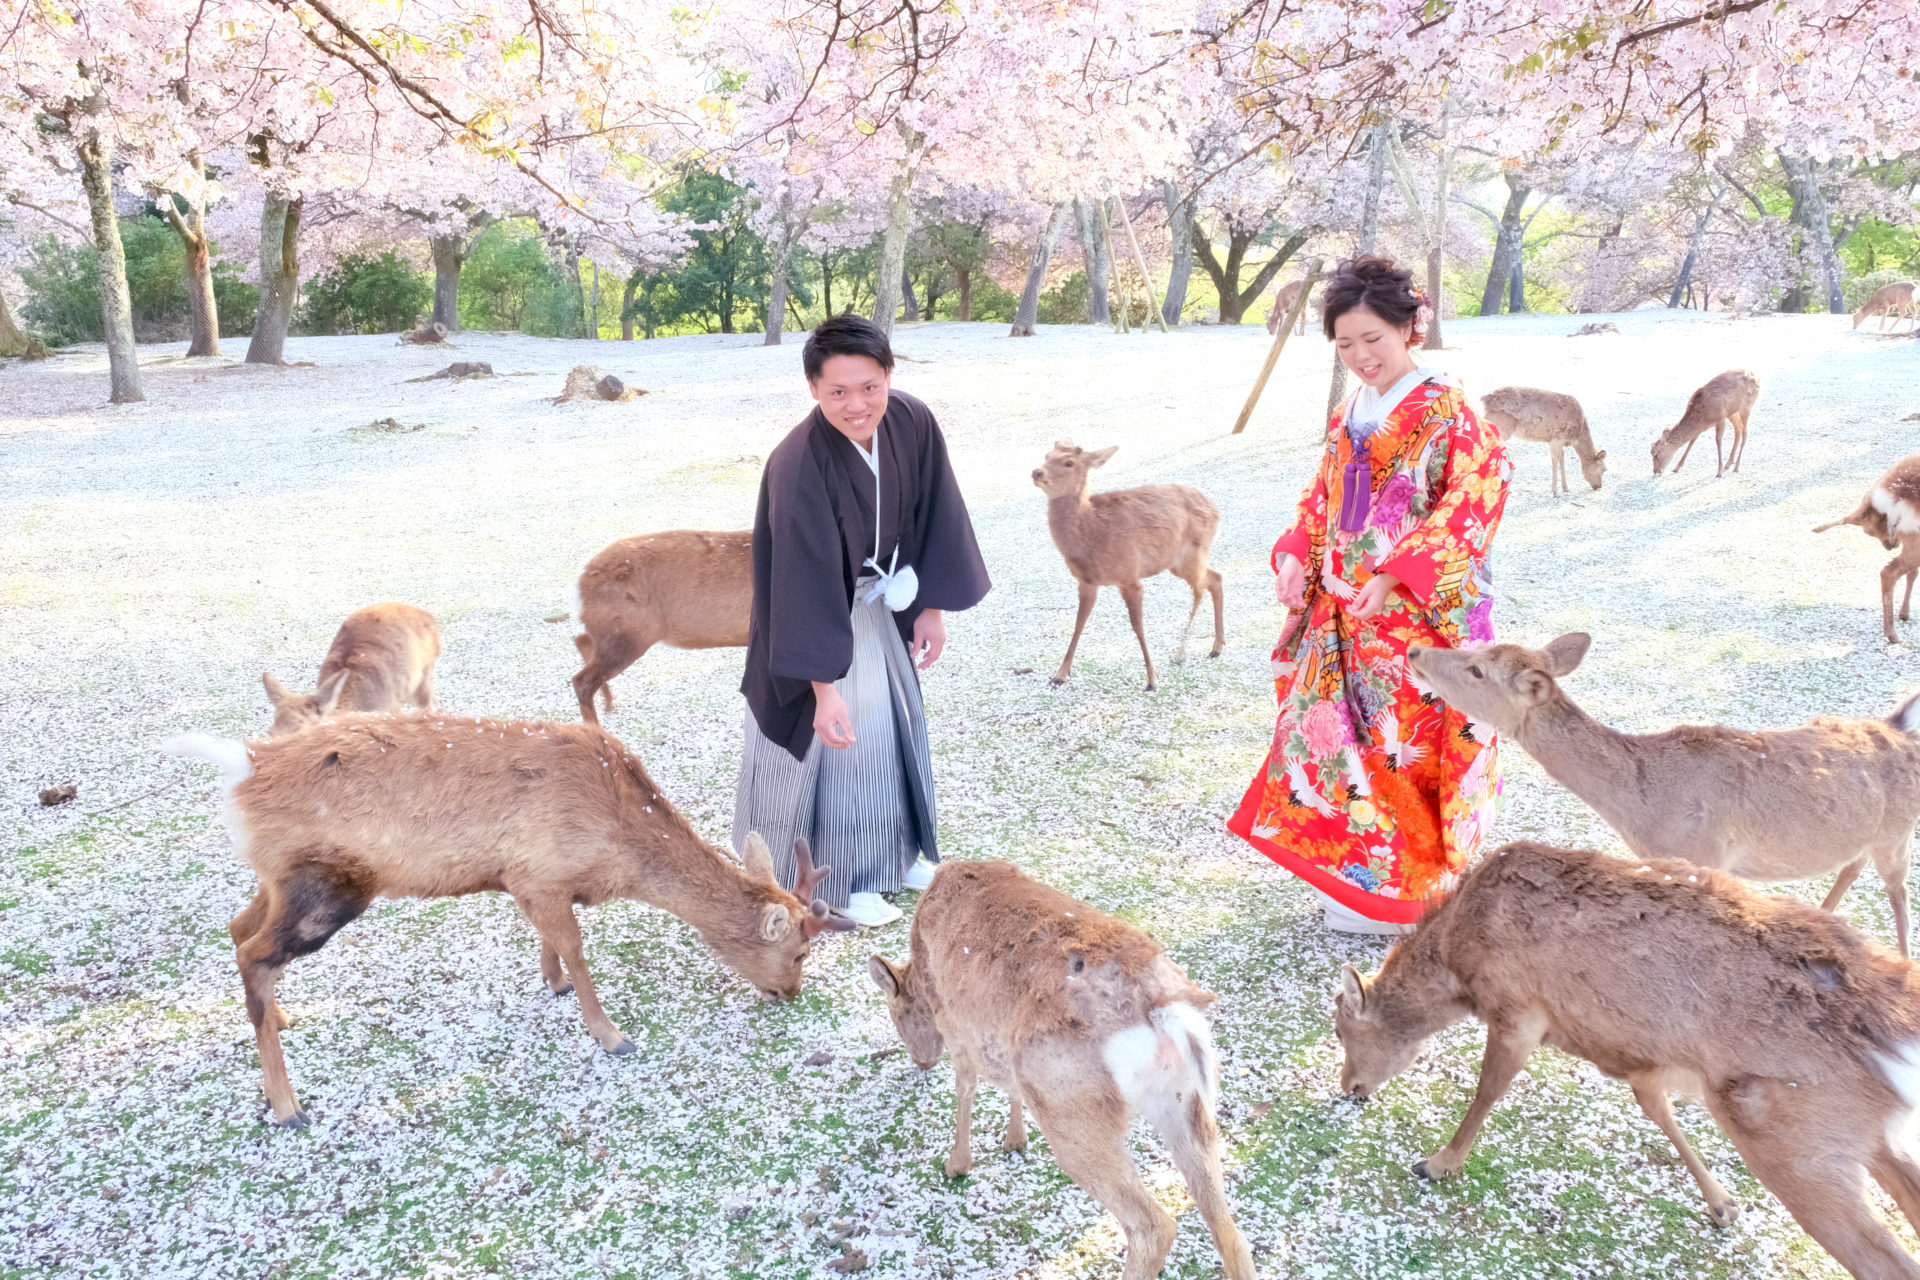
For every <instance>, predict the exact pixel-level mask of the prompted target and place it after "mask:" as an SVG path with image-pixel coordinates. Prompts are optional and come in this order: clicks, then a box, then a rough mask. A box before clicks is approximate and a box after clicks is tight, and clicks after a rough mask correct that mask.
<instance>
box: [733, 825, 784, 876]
mask: <svg viewBox="0 0 1920 1280" xmlns="http://www.w3.org/2000/svg"><path fill="white" fill-rule="evenodd" d="M740 864H741V865H742V866H743V867H745V868H746V872H747V874H748V875H750V876H752V877H753V878H754V879H756V880H765V881H767V882H768V883H770V884H778V883H779V881H777V880H775V879H774V878H773V851H772V850H771V849H769V848H767V842H766V841H765V840H763V839H761V837H760V833H759V832H758V831H750V832H748V833H747V848H746V852H744V853H742V854H741V855H740Z"/></svg>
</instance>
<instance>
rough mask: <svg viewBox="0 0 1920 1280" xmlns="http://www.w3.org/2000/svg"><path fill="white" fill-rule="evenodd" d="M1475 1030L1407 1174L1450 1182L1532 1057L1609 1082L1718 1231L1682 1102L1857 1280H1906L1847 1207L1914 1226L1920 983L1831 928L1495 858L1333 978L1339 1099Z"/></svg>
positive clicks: (1894, 1258) (1707, 876) (1717, 878)
mask: <svg viewBox="0 0 1920 1280" xmlns="http://www.w3.org/2000/svg"><path fill="white" fill-rule="evenodd" d="M1467 1017H1474V1018H1478V1019H1480V1020H1481V1021H1482V1022H1484V1023H1486V1025H1487V1048H1486V1056H1485V1057H1484V1058H1483V1059H1482V1061H1481V1064H1480V1082H1479V1086H1478V1088H1476V1089H1475V1091H1474V1095H1473V1102H1472V1104H1471V1105H1469V1106H1468V1108H1467V1113H1466V1115H1465V1116H1464V1117H1463V1118H1462V1119H1461V1121H1460V1126H1459V1128H1458V1129H1456V1130H1455V1131H1454V1134H1453V1138H1452V1139H1451V1140H1450V1141H1449V1142H1448V1143H1447V1144H1446V1145H1445V1146H1444V1147H1442V1148H1440V1150H1438V1151H1436V1152H1434V1153H1433V1154H1432V1155H1430V1156H1427V1157H1425V1158H1424V1159H1422V1160H1419V1161H1417V1162H1416V1163H1415V1164H1414V1166H1413V1171H1414V1172H1415V1173H1416V1174H1418V1175H1419V1176H1421V1177H1423V1178H1446V1177H1451V1176H1452V1175H1454V1174H1456V1173H1458V1172H1459V1170H1460V1168H1461V1166H1462V1165H1463V1164H1464V1163H1465V1162H1466V1159H1467V1155H1468V1153H1469V1152H1470V1151H1471V1150H1472V1148H1473V1143H1474V1139H1475V1138H1476V1137H1477V1136H1478V1135H1479V1132H1480V1127H1481V1125H1482V1124H1483V1123H1484V1122H1485V1120H1486V1118H1487V1114H1488V1113H1489V1112H1490V1111H1491V1110H1492V1109H1493V1106H1494V1104H1495V1103H1496V1102H1498V1101H1499V1100H1500V1096H1501V1095H1502V1094H1503V1093H1505V1092H1506V1090H1507V1086H1508V1085H1509V1084H1510V1083H1512V1081H1513V1078H1514V1076H1516V1075H1517V1074H1519V1072H1520V1071H1521V1070H1522V1068H1524V1067H1525V1066H1526V1063H1527V1059H1528V1058H1529V1057H1530V1056H1531V1055H1532V1053H1533V1051H1534V1050H1535V1049H1537V1048H1538V1047H1539V1046H1541V1045H1542V1044H1547V1045H1552V1046H1553V1047H1554V1048H1557V1049H1561V1050H1563V1051H1565V1052H1567V1053H1570V1054H1573V1055H1574V1056H1576V1057H1580V1058H1585V1059H1586V1060H1587V1061H1588V1062H1591V1063H1593V1064H1594V1066H1596V1067H1598V1068H1600V1070H1601V1071H1603V1072H1605V1073H1606V1074H1607V1075H1610V1076H1613V1077H1614V1078H1616V1079H1620V1080H1625V1081H1626V1082H1627V1083H1628V1085H1630V1086H1631V1087H1632V1089H1633V1094H1634V1098H1635V1099H1636V1100H1637V1101H1638V1102H1639V1103H1640V1109H1641V1110H1642V1111H1643V1112H1645V1113H1646V1116H1647V1118H1648V1119H1649V1120H1651V1121H1653V1122H1654V1124H1656V1125H1658V1126H1659V1128H1660V1130H1661V1132H1663V1133H1665V1134H1666V1135H1667V1138H1668V1139H1669V1140H1670V1141H1671V1142H1672V1143H1673V1145H1674V1149H1675V1150H1676V1151H1678V1152H1679V1154H1680V1158H1681V1160H1682V1161H1684V1162H1685V1164H1686V1166H1687V1172H1688V1173H1690V1174H1691V1175H1692V1176H1693V1179H1694V1181H1695V1183H1697V1184H1698V1186H1699V1188H1700V1191H1701V1194H1702V1195H1703V1196H1704V1197H1705V1198H1706V1202H1707V1212H1708V1214H1709V1215H1710V1216H1711V1217H1712V1219H1713V1221H1714V1222H1716V1223H1719V1224H1722V1225H1725V1224H1727V1223H1730V1222H1732V1221H1733V1220H1734V1218H1735V1217H1736V1216H1737V1214H1738V1212H1739V1207H1738V1206H1737V1205H1736V1204H1735V1203H1734V1201H1733V1198H1732V1197H1731V1196H1729V1195H1728V1194H1727V1192H1726V1189H1725V1188H1724V1187H1722V1186H1721V1185H1720V1183H1719V1182H1718V1181H1717V1180H1716V1179H1715V1178H1714V1176H1713V1174H1712V1173H1710V1172H1709V1171H1708V1169H1707V1167H1706V1165H1705V1164H1704V1163H1702V1161H1701V1159H1700V1157H1699V1156H1698V1155H1697V1154H1695V1152H1694V1150H1693V1148H1692V1146H1691V1145H1689V1144H1688V1142H1687V1139H1686V1135H1685V1134H1684V1133H1682V1132H1681V1130H1680V1126H1679V1123H1678V1122H1677V1121H1676V1120H1675V1118H1674V1114H1673V1107H1672V1104H1671V1103H1670V1102H1669V1101H1668V1097H1667V1095H1668V1093H1669V1092H1670V1091H1675V1090H1678V1091H1681V1092H1685V1093H1689V1094H1693V1095H1695V1096H1697V1097H1700V1098H1701V1099H1702V1100H1703V1101H1704V1102H1705V1103H1706V1105H1707V1109H1708V1110H1709V1111H1710V1112H1711V1113H1712V1114H1713V1118H1714V1119H1715V1120H1716V1121H1718V1122H1719V1125H1720V1127H1721V1129H1722V1130H1724V1131H1725V1132H1726V1134H1727V1136H1728V1137H1729V1138H1731V1139H1732V1140H1733V1144H1734V1146H1735V1147H1736V1148H1737V1149H1738V1150H1739V1152H1740V1156H1741V1158H1742V1159H1743V1160H1745V1161H1746V1163H1747V1167H1748V1168H1749V1169H1751V1170H1752V1171H1753V1173H1754V1176H1755V1177H1757V1178H1759V1179H1760V1181H1761V1183H1762V1184H1764V1185H1765V1186H1766V1188H1767V1189H1768V1190H1769V1191H1771V1192H1773V1194H1774V1195H1776V1196H1778V1197H1779V1198H1780V1202H1781V1203H1782V1204H1784V1205H1785V1206H1786V1207H1787V1211H1788V1212H1789V1213H1791V1214H1793V1216H1794V1220H1795V1221H1797V1222H1798V1223H1799V1224H1800V1225H1801V1226H1802V1227H1803V1228H1805V1230H1806V1232H1807V1234H1808V1235H1810V1236H1812V1237H1813V1238H1814V1239H1815V1240H1817V1241H1819V1242H1820V1244H1821V1245H1822V1246H1823V1247H1824V1248H1825V1249H1826V1250H1827V1252H1828V1253H1831V1254H1832V1255H1833V1256H1834V1258H1835V1259H1836V1260H1838V1261H1839V1263H1840V1265H1841V1266H1843V1267H1845V1268H1846V1269H1847V1270H1848V1271H1849V1272H1851V1273H1852V1274H1853V1275H1854V1276H1856V1277H1859V1278H1860V1280H1920V1266H1916V1265H1915V1264H1914V1261H1913V1259H1912V1258H1911V1257H1909V1256H1908V1255H1907V1253H1906V1251H1905V1250H1904V1249H1902V1248H1901V1246H1900V1243H1899V1241H1898V1240H1897V1239H1895V1237H1894V1235H1893V1233H1892V1232H1890V1231H1888V1230H1887V1228H1886V1227H1885V1226H1884V1225H1883V1224H1882V1223H1881V1222H1880V1220H1879V1218H1877V1217H1876V1216H1875V1214H1874V1212H1873V1209H1872V1208H1871V1207H1870V1206H1869V1205H1868V1203H1867V1199H1866V1196H1865V1194H1864V1193H1865V1190H1866V1186H1865V1184H1866V1180H1867V1177H1868V1176H1869V1175H1871V1176H1872V1177H1873V1179H1874V1180H1875V1181H1877V1182H1878V1183H1879V1184H1880V1185H1881V1187H1882V1188H1884V1189H1885V1190H1886V1192H1887V1194H1888V1195H1890V1196H1892V1197H1893V1199H1894V1202H1895V1203H1896V1204H1898V1205H1899V1206H1900V1209H1901V1211H1902V1212H1903V1213H1905V1214H1906V1216H1907V1219H1908V1221H1910V1222H1912V1223H1913V1224H1914V1226H1915V1227H1920V1163H1916V1161H1915V1158H1914V1155H1913V1153H1912V1151H1911V1149H1910V1148H1909V1146H1908V1144H1907V1142H1906V1138H1907V1136H1908V1133H1909V1131H1910V1129H1911V1126H1912V1124H1913V1122H1914V1120H1915V1117H1916V1111H1915V1104H1916V1103H1920V974H1916V972H1915V970H1914V967H1913V965H1911V964H1909V963H1908V962H1907V961H1905V960H1902V959H1899V958H1897V957H1895V956H1893V955H1891V954H1890V953H1888V952H1887V951H1885V950H1883V949H1881V948H1880V947H1878V946H1875V945H1873V944H1872V943H1870V942H1868V941H1866V940H1865V939H1863V938H1862V937H1860V935H1859V934H1857V933H1855V932H1854V931H1853V930H1851V929H1849V928H1848V927H1847V926H1846V925H1844V924H1843V923H1841V922H1840V921H1838V920H1836V919H1834V918H1833V917H1832V916H1830V915H1827V914H1826V913H1825V912H1823V911H1817V910H1815V909H1814V908H1812V907H1809V906H1807V905H1805V904H1803V903H1799V902H1795V901H1793V900H1792V899H1789V898H1778V897H1769V896H1766V895H1764V894H1760V893H1757V892H1755V891H1754V890H1753V889H1751V888H1749V887H1748V886H1746V885H1744V884H1742V883H1740V882H1739V881H1738V880H1735V879H1733V878H1732V877H1730V876H1726V875H1722V874H1720V873H1718V872H1714V871H1709V870H1706V869H1704V868H1702V867H1698V866H1694V865H1693V864H1691V863H1687V862H1680V861H1671V860H1667V861H1658V862H1645V863H1638V862H1631V861H1628V860H1626V859H1621V858H1609V857H1605V856H1603V855H1601V854H1598V853H1594V852H1591V851H1586V850H1581V851H1572V850H1566V849H1553V848H1549V847H1547V846H1545V845H1539V844H1530V843H1523V844H1511V845H1508V846H1507V847H1506V848H1504V849H1501V850H1499V851H1497V852H1496V853H1495V854H1494V855H1493V856H1491V857H1489V858H1486V859H1484V860H1482V861H1481V862H1480V863H1479V865H1477V866H1475V867H1474V868H1473V869H1472V870H1470V871H1468V872H1467V874H1466V875H1465V876H1464V877H1463V878H1462V879H1461V881H1460V884H1459V886H1458V887H1457V888H1456V889H1455V891H1454V893H1453V894H1452V896H1451V897H1449V898H1448V899H1447V900H1446V901H1444V902H1442V903H1441V904H1440V905H1439V906H1437V907H1435V908H1434V909H1433V910H1432V911H1430V912H1428V913H1427V916H1426V918H1425V919H1424V920H1422V921H1421V922H1420V924H1419V926H1418V927H1417V928H1416V929H1415V930H1414V932H1413V934H1412V936H1410V937H1408V938H1405V939H1403V940H1402V941H1401V942H1400V943H1399V944H1398V945H1397V946H1395V947H1394V949H1393V951H1392V952H1391V953H1389V954H1388V956H1387V962H1386V964H1385V965H1384V966H1383V967H1382V968H1381V970H1380V973H1379V976H1378V977H1375V978H1373V979H1371V980H1369V979H1366V978H1363V977H1362V976H1361V975H1360V974H1359V973H1358V972H1356V971H1355V970H1354V969H1352V968H1351V967H1349V968H1347V969H1346V970H1345V972H1344V973H1343V974H1342V977H1341V984H1340V994H1339V996H1338V998H1337V999H1336V1001H1335V1005H1334V1024H1333V1025H1334V1032H1335V1034H1336V1035H1337V1036H1338V1037H1339V1040H1340V1044H1341V1047H1342V1049H1343V1051H1344V1061H1343V1062H1342V1064H1341V1069H1340V1087H1341V1091H1342V1092H1344V1093H1346V1094H1347V1095H1349V1096H1350V1097H1354V1098H1357V1099H1360V1100H1362V1101H1364V1100H1365V1099H1367V1098H1369V1097H1371V1096H1373V1095H1374V1094H1375V1093H1376V1092H1377V1091H1378V1090H1379V1089H1380V1087H1381V1085H1383V1084H1385V1083H1386V1082H1387V1081H1388V1080H1391V1079H1392V1078H1393V1077H1394V1076H1397V1075H1399V1074H1400V1073H1401V1072H1402V1071H1405V1070H1406V1069H1407V1068H1408V1067H1409V1066H1411V1065H1412V1064H1413V1062H1414V1060H1415V1059H1416V1058H1418V1057H1419V1056H1420V1054H1421V1052H1422V1051H1423V1050H1424V1049H1425V1048H1426V1045H1427V1042H1428V1040H1429V1039H1430V1038H1431V1037H1432V1036H1433V1035H1435V1034H1436V1033H1437V1032H1439V1031H1441V1030H1442V1029H1444V1028H1446V1027H1448V1026H1451V1025H1452V1024H1454V1023H1456V1022H1458V1021H1460V1020H1461V1019H1462V1018H1467Z"/></svg>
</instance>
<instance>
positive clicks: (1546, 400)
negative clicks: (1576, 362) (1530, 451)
mask: <svg viewBox="0 0 1920 1280" xmlns="http://www.w3.org/2000/svg"><path fill="white" fill-rule="evenodd" d="M1481 404H1482V406H1483V407H1484V408H1485V410H1486V414H1485V416H1486V418H1487V421H1489V422H1491V423H1493V425H1494V426H1496V427H1498V428H1499V430H1500V434H1501V435H1502V436H1504V437H1506V438H1507V439H1510V440H1531V441H1535V442H1542V443H1550V442H1552V441H1556V440H1558V441H1560V442H1561V443H1572V442H1573V441H1574V440H1576V439H1579V440H1585V439H1586V438H1587V419H1586V415H1585V414H1583V413H1582V412H1581V410H1580V402H1579V401H1578V400H1575V399H1574V398H1573V397H1572V396H1569V395H1563V394H1561V393H1560V392H1558V391H1546V390H1543V389H1541V388H1539V387H1496V388H1495V389H1493V390H1492V391H1489V392H1488V393H1487V394H1486V396H1485V397H1484V398H1483V399H1482V400H1481Z"/></svg>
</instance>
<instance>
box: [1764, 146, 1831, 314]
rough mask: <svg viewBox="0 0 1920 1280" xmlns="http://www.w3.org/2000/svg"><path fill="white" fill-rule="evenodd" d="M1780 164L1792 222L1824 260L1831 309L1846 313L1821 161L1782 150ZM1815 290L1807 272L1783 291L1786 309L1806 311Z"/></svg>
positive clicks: (1828, 301)
mask: <svg viewBox="0 0 1920 1280" xmlns="http://www.w3.org/2000/svg"><path fill="white" fill-rule="evenodd" d="M1780 167H1781V168H1782V169H1785V170H1786V173H1787V191H1788V194H1790V195H1791V196H1792V197H1793V212H1792V214H1791V215H1790V220H1791V221H1792V223H1793V224H1794V225H1795V226H1797V227H1799V228H1800V237H1801V243H1802V245H1807V244H1809V243H1810V244H1811V246H1812V247H1813V249H1814V251H1815V253H1816V254H1817V255H1818V257H1819V260H1820V269H1821V273H1822V274H1823V275H1824V276H1825V277H1826V283H1827V309H1828V310H1829V311H1831V312H1833V313H1834V314H1836V315H1843V314H1845V313H1846V309H1847V308H1846V304H1845V303H1844V302H1843V301H1841V297H1840V257H1839V254H1838V253H1836V252H1835V250H1834V243H1833V224H1832V219H1831V218H1830V217H1829V216H1828V213H1827V197H1826V195H1825V193H1824V192H1822V191H1821V190H1820V166H1819V162H1818V161H1816V160H1814V159H1812V158H1811V157H1809V156H1789V155H1788V154H1787V153H1786V152H1784V151H1783V152H1781V153H1780ZM1814 297H1815V292H1814V289H1813V286H1812V284H1811V282H1810V281H1808V280H1807V279H1806V277H1805V276H1804V275H1803V276H1802V277H1801V279H1800V281H1799V283H1797V284H1796V285H1794V287H1793V288H1791V289H1789V290H1787V291H1786V293H1784V294H1783V295H1781V298H1780V309H1781V310H1782V311H1805V310H1806V309H1807V304H1808V303H1809V302H1811V301H1813V300H1814Z"/></svg>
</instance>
